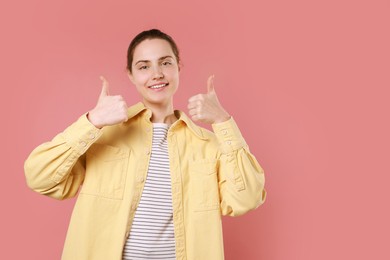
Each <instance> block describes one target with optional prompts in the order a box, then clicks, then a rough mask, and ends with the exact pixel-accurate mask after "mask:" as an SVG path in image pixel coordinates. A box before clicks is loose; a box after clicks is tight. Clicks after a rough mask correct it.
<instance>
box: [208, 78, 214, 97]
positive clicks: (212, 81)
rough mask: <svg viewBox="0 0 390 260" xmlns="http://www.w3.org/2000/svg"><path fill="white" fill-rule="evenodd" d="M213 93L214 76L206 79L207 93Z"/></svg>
mask: <svg viewBox="0 0 390 260" xmlns="http://www.w3.org/2000/svg"><path fill="white" fill-rule="evenodd" d="M211 92H215V90H214V75H211V76H210V77H209V78H208V79H207V93H211Z"/></svg>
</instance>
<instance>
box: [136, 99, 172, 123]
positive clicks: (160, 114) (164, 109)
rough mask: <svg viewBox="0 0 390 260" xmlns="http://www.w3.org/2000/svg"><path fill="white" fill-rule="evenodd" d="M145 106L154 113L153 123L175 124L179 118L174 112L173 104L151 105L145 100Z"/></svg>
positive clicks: (151, 119)
mask: <svg viewBox="0 0 390 260" xmlns="http://www.w3.org/2000/svg"><path fill="white" fill-rule="evenodd" d="M143 103H144V105H145V106H146V107H147V108H149V109H150V110H151V111H152V117H151V118H150V121H151V122H152V123H165V124H169V125H171V124H173V123H174V122H175V121H176V120H177V118H176V116H175V114H174V110H173V102H172V101H171V102H167V103H165V104H161V103H149V102H147V101H146V100H144V102H143Z"/></svg>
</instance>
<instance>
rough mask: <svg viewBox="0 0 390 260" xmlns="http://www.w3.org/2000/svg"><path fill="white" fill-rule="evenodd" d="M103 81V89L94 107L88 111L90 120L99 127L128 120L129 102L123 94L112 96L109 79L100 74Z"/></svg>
mask: <svg viewBox="0 0 390 260" xmlns="http://www.w3.org/2000/svg"><path fill="white" fill-rule="evenodd" d="M100 79H101V80H102V81H103V87H102V91H101V93H100V96H99V100H98V102H97V104H96V106H95V108H94V109H92V110H91V111H89V112H88V114H87V117H88V120H89V121H90V122H91V123H92V124H93V125H94V126H95V127H97V128H102V127H103V126H108V125H115V124H119V123H122V122H126V121H127V119H128V117H127V104H126V102H125V100H124V99H123V97H122V96H120V95H116V96H110V94H109V90H108V89H109V86H108V81H107V80H106V79H105V78H104V77H103V76H100Z"/></svg>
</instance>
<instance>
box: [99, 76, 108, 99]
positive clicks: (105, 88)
mask: <svg viewBox="0 0 390 260" xmlns="http://www.w3.org/2000/svg"><path fill="white" fill-rule="evenodd" d="M100 79H101V80H102V82H103V86H102V91H101V92H100V97H105V96H109V95H110V93H109V91H108V81H107V80H106V79H105V78H104V77H103V76H100Z"/></svg>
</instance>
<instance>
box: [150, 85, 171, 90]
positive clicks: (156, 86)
mask: <svg viewBox="0 0 390 260" xmlns="http://www.w3.org/2000/svg"><path fill="white" fill-rule="evenodd" d="M165 85H167V84H160V85H154V86H151V87H149V88H153V89H154V88H162V87H165Z"/></svg>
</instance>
